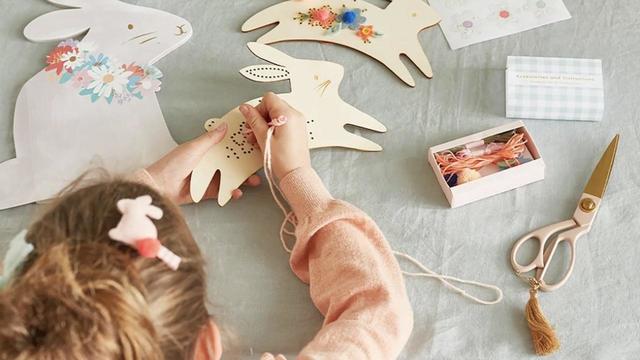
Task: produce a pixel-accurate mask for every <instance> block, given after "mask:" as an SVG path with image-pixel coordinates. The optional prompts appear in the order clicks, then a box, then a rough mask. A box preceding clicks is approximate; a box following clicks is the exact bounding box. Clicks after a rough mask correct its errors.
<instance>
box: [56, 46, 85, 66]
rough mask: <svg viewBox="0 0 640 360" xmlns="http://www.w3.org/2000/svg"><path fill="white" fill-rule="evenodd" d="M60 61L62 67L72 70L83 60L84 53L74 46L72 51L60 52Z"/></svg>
mask: <svg viewBox="0 0 640 360" xmlns="http://www.w3.org/2000/svg"><path fill="white" fill-rule="evenodd" d="M60 62H62V63H63V64H64V65H63V67H64V69H65V70H67V71H69V72H73V70H74V69H75V68H76V67H78V66H79V65H80V64H82V63H83V62H84V54H82V53H80V52H79V51H78V49H75V48H74V49H73V50H72V51H69V52H68V53H65V54H62V55H61V56H60Z"/></svg>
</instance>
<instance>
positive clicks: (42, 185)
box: [0, 0, 192, 209]
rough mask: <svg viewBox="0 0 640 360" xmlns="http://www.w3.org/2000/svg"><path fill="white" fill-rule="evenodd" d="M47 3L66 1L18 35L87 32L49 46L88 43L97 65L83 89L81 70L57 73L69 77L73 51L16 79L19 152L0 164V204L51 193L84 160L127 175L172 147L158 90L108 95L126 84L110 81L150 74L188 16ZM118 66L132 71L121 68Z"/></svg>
mask: <svg viewBox="0 0 640 360" xmlns="http://www.w3.org/2000/svg"><path fill="white" fill-rule="evenodd" d="M49 1H50V2H52V3H55V4H58V5H63V6H67V7H71V9H63V10H57V11H53V12H51V13H48V14H45V15H42V16H40V17H38V18H36V19H35V20H33V21H32V22H31V23H29V24H28V25H27V26H26V28H25V29H24V34H25V36H26V37H27V38H28V39H29V40H32V41H52V40H62V39H68V38H71V37H74V36H78V35H81V34H83V33H85V32H86V35H85V36H84V39H83V40H82V41H81V42H74V41H73V40H68V41H65V42H63V43H61V45H58V47H57V48H56V49H59V48H60V49H63V48H65V45H64V44H65V43H69V44H72V43H75V44H80V45H78V46H80V47H82V46H87V47H89V45H88V44H91V47H93V48H94V49H95V50H94V52H93V54H100V55H95V56H94V55H91V56H94V57H93V58H92V59H93V61H94V65H93V66H92V67H91V68H87V70H86V71H87V73H86V74H88V75H85V77H86V78H87V79H85V80H89V81H88V82H86V83H85V86H87V87H89V88H88V89H83V90H82V91H84V92H81V90H79V89H78V87H77V86H76V84H75V81H76V80H82V79H78V78H80V76H78V78H74V79H73V80H69V81H68V82H67V83H62V80H61V79H64V77H65V76H67V77H69V76H70V75H69V74H70V71H71V70H70V69H71V67H69V68H67V65H69V64H71V62H72V61H75V60H77V56H76V55H78V54H79V53H74V52H70V53H66V54H63V55H60V56H67V57H68V58H67V59H66V60H67V61H66V62H64V66H65V67H64V68H62V64H63V62H62V61H60V62H58V63H57V64H58V65H61V67H60V68H58V69H52V66H54V65H56V64H50V66H48V67H47V68H45V69H43V70H42V71H41V72H39V73H38V74H36V75H35V76H34V77H33V78H31V79H30V80H28V81H27V82H26V83H25V84H24V86H23V87H22V90H21V91H20V94H19V95H18V99H17V102H16V108H15V114H14V125H13V135H14V142H15V152H16V158H14V159H10V160H7V161H5V162H3V163H0V209H6V208H10V207H14V206H19V205H23V204H27V203H30V202H34V201H39V200H45V199H49V198H51V197H53V196H55V194H56V193H58V192H59V191H60V190H61V189H62V188H63V187H64V186H66V185H67V184H68V183H69V182H71V181H72V180H74V179H76V178H77V177H78V176H80V175H81V174H82V173H84V172H85V171H86V170H87V169H89V168H90V167H95V166H101V167H104V168H106V169H107V170H109V171H110V172H114V173H126V172H129V171H132V170H134V169H136V168H140V167H142V166H146V165H148V164H150V163H151V162H152V161H154V160H156V159H158V158H159V157H161V156H162V155H163V154H165V153H166V152H168V151H169V150H170V149H172V148H173V147H175V146H176V142H175V141H174V140H173V138H172V137H171V135H170V133H169V129H168V128H167V125H166V124H165V121H164V117H163V115H162V111H161V109H160V105H159V104H158V99H157V97H156V94H155V91H150V93H149V94H147V95H145V96H144V97H141V98H133V99H131V100H130V101H129V102H126V103H122V104H120V103H117V101H116V100H114V99H113V97H111V98H107V97H106V95H105V94H108V92H109V91H112V93H113V89H115V88H116V87H115V86H120V88H122V87H124V86H130V85H131V86H133V85H132V84H126V85H123V83H117V81H122V79H121V78H122V77H123V76H124V75H128V76H131V74H133V73H134V71H136V72H138V73H139V78H143V77H146V76H147V75H149V74H148V73H147V72H146V70H144V69H151V68H152V66H151V65H152V64H153V63H155V62H156V61H158V60H159V59H161V58H162V57H164V56H165V55H167V54H169V53H170V52H171V51H173V50H175V49H177V48H178V47H179V46H181V45H182V44H184V43H185V42H186V41H187V40H188V39H189V38H190V37H191V34H192V31H191V25H190V24H189V22H188V21H186V20H185V19H182V18H180V17H178V16H176V15H173V14H170V13H167V12H164V11H160V10H156V9H151V8H146V7H141V6H135V5H131V4H126V3H124V2H121V1H118V0H49ZM87 30H88V32H87ZM52 54H53V55H50V57H52V56H54V55H55V56H58V55H56V54H55V51H54V52H53V53H52ZM72 55H73V56H72ZM107 59H109V60H108V61H110V63H111V64H112V65H113V66H112V67H111V68H107V66H106V64H107ZM47 60H48V63H53V62H54V60H53V59H49V58H48V59H47ZM56 60H60V59H56ZM87 61H88V60H87ZM130 64H131V65H130ZM134 64H135V66H134ZM125 66H126V67H129V68H131V69H135V70H126V71H125V68H124V67H125ZM153 69H155V68H153ZM158 73H159V71H158ZM89 75H91V76H92V77H91V78H89ZM80 82H82V81H80ZM158 83H159V81H158ZM138 85H140V86H146V85H149V84H137V85H136V86H138ZM92 86H93V87H92ZM81 93H82V94H85V95H88V96H82V95H80V94H81ZM101 96H102V98H101ZM98 99H99V100H98Z"/></svg>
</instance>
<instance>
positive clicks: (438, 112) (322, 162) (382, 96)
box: [0, 0, 640, 359]
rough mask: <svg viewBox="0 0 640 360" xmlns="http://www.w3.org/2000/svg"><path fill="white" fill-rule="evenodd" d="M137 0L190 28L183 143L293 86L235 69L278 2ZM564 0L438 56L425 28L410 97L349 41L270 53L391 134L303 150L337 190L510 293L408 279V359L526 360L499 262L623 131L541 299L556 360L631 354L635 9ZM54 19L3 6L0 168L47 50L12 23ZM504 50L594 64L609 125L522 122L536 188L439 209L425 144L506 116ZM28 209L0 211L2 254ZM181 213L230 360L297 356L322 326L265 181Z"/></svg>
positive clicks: (508, 281)
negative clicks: (336, 66) (569, 260)
mask: <svg viewBox="0 0 640 360" xmlns="http://www.w3.org/2000/svg"><path fill="white" fill-rule="evenodd" d="M131 2H133V3H137V4H140V5H144V6H151V7H156V8H159V9H163V10H167V11H170V12H172V13H175V14H178V15H180V16H183V17H184V18H187V19H189V20H190V21H191V23H192V24H193V27H194V31H195V35H194V36H193V38H192V39H191V41H190V42H189V43H188V44H186V45H184V46H183V47H182V48H180V49H178V50H177V51H175V52H174V53H172V54H170V55H169V56H167V57H166V58H165V59H163V60H162V61H160V62H159V63H158V64H157V65H158V66H159V67H160V68H161V69H162V70H163V72H164V74H165V77H164V79H163V90H162V91H161V92H160V93H159V99H160V104H161V106H162V110H163V111H164V115H165V118H166V120H167V123H168V125H169V128H170V130H171V132H172V134H173V136H174V137H175V138H176V139H177V140H178V141H180V142H183V141H186V140H188V139H190V138H192V137H195V136H196V135H198V134H200V133H201V129H202V124H203V122H204V120H206V119H208V118H210V117H214V116H220V115H222V114H224V113H226V112H227V111H228V110H229V109H231V108H232V107H234V106H236V105H237V104H239V103H241V102H243V101H245V100H248V99H252V98H255V97H258V96H260V95H261V94H262V93H263V92H265V91H268V90H273V91H287V89H288V85H287V84H286V83H279V84H257V83H253V82H250V81H247V80H245V79H244V78H242V77H241V76H240V75H239V74H238V72H237V71H238V69H239V68H241V67H244V66H246V65H251V64H254V63H260V62H259V61H258V60H257V59H256V58H255V57H254V56H253V55H252V54H251V53H250V52H249V51H248V50H247V48H246V47H245V43H247V42H249V41H253V40H255V39H256V38H257V37H258V36H259V34H261V33H263V32H264V30H262V31H257V32H253V33H247V34H243V33H241V32H240V31H239V29H240V25H241V24H242V22H243V21H244V20H245V19H246V18H248V17H249V16H250V15H252V14H253V13H255V12H257V11H258V10H261V9H263V8H265V7H267V6H269V5H271V4H273V3H276V2H277V1H276V0H268V1H248V0H238V1H219V0H217V1H213V0H190V1H171V0H138V1H131ZM565 2H566V4H567V7H568V8H569V10H570V12H571V14H572V15H573V19H571V20H568V21H565V22H561V23H556V24H552V25H549V26H545V27H542V28H539V29H535V30H532V31H528V32H525V33H520V34H517V35H513V36H509V37H506V38H502V39H498V40H494V41H490V42H486V43H482V44H478V45H474V46H470V47H467V48H463V49H461V50H458V51H451V50H450V49H449V47H448V45H447V43H446V41H445V39H444V36H443V34H442V32H441V31H440V29H439V28H437V27H435V28H432V29H430V30H427V31H424V32H422V33H421V34H420V39H421V42H422V43H423V45H424V47H425V49H426V50H427V54H428V55H429V58H430V59H431V63H432V66H433V69H434V78H433V79H432V80H428V79H426V78H424V77H422V76H421V75H419V74H418V72H417V69H416V68H413V67H411V73H412V74H413V76H414V77H415V79H416V81H417V86H416V88H415V89H413V88H410V87H408V86H406V85H405V84H403V83H402V82H401V81H400V80H399V79H398V78H396V77H395V76H394V75H393V74H392V73H391V72H390V71H388V70H387V69H386V68H385V67H384V66H382V65H381V64H379V63H377V62H376V61H373V60H372V59H370V58H368V57H366V56H365V55H362V54H359V53H357V52H354V51H352V50H349V49H347V48H343V47H340V46H336V45H330V44H318V43H301V42H296V43H286V44H278V45H276V47H277V48H279V49H282V50H284V51H286V52H287V53H289V54H291V55H292V56H296V57H301V58H310V59H324V60H329V61H334V62H337V63H340V64H342V65H344V66H345V68H346V74H345V79H344V81H343V82H342V85H341V94H342V96H343V98H344V99H345V100H347V101H348V102H350V103H351V104H353V105H355V106H356V107H358V108H360V109H363V110H366V111H367V112H368V113H369V114H371V115H373V116H374V117H376V118H377V119H379V120H380V121H382V122H383V123H385V124H386V125H387V127H388V128H389V131H388V133H386V134H375V133H368V132H361V133H364V135H365V136H367V137H368V138H370V139H373V140H374V141H376V142H377V143H379V144H381V145H382V146H383V147H384V151H383V152H381V153H360V152H355V151H348V150H342V149H323V150H317V151H315V152H314V153H313V164H314V166H315V168H316V169H317V171H318V173H319V174H320V176H321V177H322V178H323V179H324V181H325V183H326V185H327V187H328V188H329V189H330V191H331V192H332V193H333V195H334V196H335V197H337V198H342V199H345V200H347V201H349V202H352V203H353V204H355V205H356V206H358V207H360V208H362V209H363V210H364V211H366V212H367V213H369V214H371V216H372V217H373V218H374V219H375V220H376V221H377V222H378V224H379V226H380V228H381V229H382V230H383V231H384V233H385V234H386V236H387V238H388V240H389V242H390V243H391V245H392V246H393V247H394V248H395V249H397V250H400V251H404V252H407V253H410V254H412V255H414V256H415V257H417V258H418V259H420V260H421V261H423V262H424V263H425V264H426V265H427V266H429V267H431V268H432V269H434V270H436V271H438V272H441V273H445V274H450V275H454V276H459V277H462V278H468V279H476V280H479V281H484V282H489V283H494V284H497V285H499V286H500V287H501V288H502V289H503V290H504V294H505V298H504V301H503V302H502V303H500V304H499V305H495V306H482V305H476V304H474V303H471V302H470V301H469V300H467V299H464V298H462V297H460V296H458V295H455V294H454V293H452V292H451V291H449V290H447V289H446V288H444V287H443V286H441V284H440V283H439V282H438V281H437V280H426V279H423V280H416V279H408V280H407V288H408V292H409V295H410V297H411V301H412V303H413V307H414V310H415V329H414V331H413V335H412V337H411V339H410V340H409V343H408V344H407V346H406V348H405V349H404V352H403V353H402V355H401V358H402V359H535V358H536V357H535V356H534V355H533V354H532V348H531V342H530V339H529V333H528V329H527V326H526V323H525V320H524V315H523V308H524V304H525V302H526V301H527V299H528V292H527V288H526V285H525V284H524V283H522V282H521V281H520V280H518V279H517V278H516V277H515V276H514V274H513V273H512V270H511V266H510V264H509V261H508V258H507V256H508V252H509V251H510V248H511V245H512V244H513V242H514V241H515V239H516V238H518V237H519V236H521V235H523V234H524V233H526V232H528V231H530V230H532V229H533V228H536V227H539V226H542V225H546V224H548V223H552V222H557V221H560V220H565V219H567V218H568V217H569V216H570V215H571V214H572V213H573V210H574V207H575V204H576V201H577V198H578V196H579V195H580V193H581V192H582V189H583V186H584V184H585V183H586V181H587V179H588V176H589V175H590V173H591V171H592V169H593V167H594V166H595V164H596V162H597V160H598V158H599V157H600V155H601V153H602V151H603V150H604V148H605V146H606V145H607V144H608V143H609V141H610V140H611V138H612V137H613V135H614V134H616V133H620V134H621V136H622V138H621V144H620V148H619V152H618V158H617V165H616V167H615V171H614V173H613V177H612V179H611V182H610V186H609V189H608V191H607V194H606V197H605V200H604V205H603V207H602V209H601V211H600V213H599V215H598V217H597V219H596V221H595V224H594V227H593V229H592V231H591V233H590V234H588V236H586V237H585V238H583V239H581V240H580V241H579V242H578V247H577V248H578V251H577V263H576V267H575V271H574V273H573V276H572V277H571V279H570V281H569V282H568V283H567V284H566V285H565V286H564V287H563V288H561V289H560V290H558V291H556V292H554V293H551V294H543V295H542V296H541V302H542V306H543V308H544V310H545V312H546V314H547V315H548V317H549V318H550V319H551V321H552V323H553V324H554V325H555V326H556V327H557V330H558V333H559V336H560V340H561V342H562V348H561V350H560V351H559V352H558V353H557V354H555V355H553V356H551V357H550V358H552V359H638V358H640V341H638V339H639V338H640V287H639V286H638V280H637V274H638V266H639V265H638V264H639V258H640V247H639V245H638V244H639V240H640V226H639V225H640V219H639V218H638V217H639V216H640V140H639V139H640V121H639V119H640V110H639V107H638V96H639V93H640V81H639V80H638V79H640V60H639V59H640V30H639V29H640V2H639V1H636V0H618V1H586V0H566V1H565ZM376 3H377V4H380V3H383V2H382V1H381V0H379V1H376ZM54 8H55V7H54V6H52V5H51V4H48V3H46V2H45V1H44V0H20V1H15V0H14V1H10V0H1V2H0V20H1V21H0V49H2V55H1V56H0V69H1V70H0V94H2V95H1V96H0V161H2V160H5V159H9V158H12V157H13V156H14V148H13V140H12V130H11V129H12V124H13V120H12V119H13V109H14V104H15V101H16V97H17V95H18V92H19V90H20V88H21V86H22V84H23V83H24V82H25V81H26V80H27V79H29V78H30V77H31V76H33V74H35V73H36V72H38V71H39V70H40V69H41V68H42V66H43V61H44V56H45V55H46V54H47V53H48V51H49V50H50V49H51V48H52V47H53V45H54V43H46V44H34V43H30V42H28V41H27V40H26V39H25V38H24V37H23V36H22V29H23V28H24V26H25V25H26V24H27V23H28V22H29V21H30V20H31V19H33V18H35V17H37V16H38V15H40V14H44V13H45V12H48V11H50V10H52V9H54ZM508 55H532V56H556V57H584V58H600V59H602V60H603V66H604V74H605V78H604V83H605V91H606V94H605V99H606V112H605V117H604V120H603V121H602V122H600V123H587V122H570V121H544V120H530V121H526V124H527V126H528V127H529V129H530V131H531V132H532V134H533V136H534V137H535V139H536V141H537V143H538V146H539V147H540V149H541V152H542V154H543V157H544V160H545V162H546V165H547V171H546V179H545V180H544V181H543V182H539V183H536V184H533V185H529V186H526V187H523V188H520V189H517V190H515V191H511V192H508V193H505V194H502V195H499V196H495V197H492V198H490V199H486V200H483V201H479V202H476V203H473V204H471V205H468V206H465V207H462V208H459V209H454V210H452V209H449V208H448V204H447V202H446V200H445V198H444V196H443V194H442V192H441V190H440V188H439V186H438V184H437V183H436V179H435V177H434V174H433V172H432V171H431V169H430V168H429V167H428V165H427V163H426V160H425V155H426V149H427V148H428V147H429V146H432V145H436V144H440V143H443V142H445V141H448V140H451V139H454V138H458V137H461V136H464V135H467V134H471V133H474V132H477V131H481V130H485V129H488V128H491V127H494V126H497V125H500V124H504V123H507V122H509V121H510V120H508V119H506V118H505V117H504V111H505V110H504V68H505V64H506V58H507V56H508ZM39 208H40V207H39V206H35V205H30V206H24V207H20V208H16V209H12V210H7V211H0V251H2V252H4V250H6V247H7V242H8V240H9V239H10V238H11V237H13V236H14V235H15V234H17V233H18V232H19V231H20V230H21V229H23V228H26V227H27V226H28V225H29V223H30V221H32V219H33V218H34V217H35V216H36V214H37V213H38V210H39ZM184 213H185V216H186V218H187V220H188V222H189V225H190V226H191V229H192V230H193V232H194V234H195V237H196V239H197V240H198V242H199V244H200V245H201V247H202V249H203V251H204V252H205V253H206V256H207V259H208V264H207V271H208V273H209V283H208V285H209V290H210V294H211V295H210V296H211V303H212V306H211V312H212V313H213V314H215V315H216V317H217V318H218V319H219V321H220V322H221V323H222V324H223V327H224V328H225V329H226V331H227V332H228V335H229V338H230V340H229V344H228V348H229V349H228V352H227V356H225V358H228V359H257V358H258V357H259V354H261V353H262V352H264V351H271V352H274V353H278V352H280V353H284V354H287V355H290V356H291V358H293V357H294V356H295V354H296V353H297V352H298V351H299V350H300V349H301V348H302V347H303V346H304V345H305V344H306V343H307V342H308V341H309V340H311V339H312V337H313V336H314V334H315V333H316V331H318V329H319V328H320V326H321V323H322V317H321V315H320V314H319V313H318V311H317V310H316V309H315V308H314V306H313V304H312V303H311V301H310V299H309V295H308V287H307V286H306V285H304V284H302V283H301V282H300V281H298V280H297V278H296V277H295V276H294V275H293V274H292V273H291V271H290V270H289V267H288V263H287V254H286V253H285V252H284V251H283V250H282V248H281V247H280V243H279V240H278V229H279V226H280V222H281V220H282V219H281V214H280V212H279V210H278V209H277V207H276V206H275V204H274V203H273V201H272V199H271V195H270V194H269V192H268V190H267V189H266V187H264V186H263V187H261V188H259V189H256V190H248V191H247V193H246V196H245V198H244V199H243V200H242V201H239V202H235V203H232V204H230V205H228V206H227V207H225V208H219V207H218V206H217V204H216V203H215V202H208V203H203V204H200V205H196V206H186V207H184ZM403 265H404V266H407V264H403ZM472 290H473V289H472ZM480 295H485V296H489V295H490V294H487V293H484V294H483V293H480Z"/></svg>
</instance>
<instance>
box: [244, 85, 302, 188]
mask: <svg viewBox="0 0 640 360" xmlns="http://www.w3.org/2000/svg"><path fill="white" fill-rule="evenodd" d="M240 112H242V115H244V117H245V118H246V119H247V124H248V125H249V127H251V130H253V133H254V134H255V137H256V140H257V142H258V145H259V146H260V149H262V151H263V152H264V143H265V141H266V138H267V129H268V128H269V127H268V125H267V123H268V122H270V121H271V119H277V118H279V117H281V116H284V117H286V118H287V123H286V124H284V125H282V126H280V127H278V128H277V129H276V130H275V132H274V134H273V138H272V141H271V153H272V166H273V174H274V175H275V176H276V177H277V178H278V179H282V178H283V177H284V176H285V175H287V174H288V173H290V172H291V171H293V170H295V169H297V168H300V167H304V166H311V160H310V158H309V145H308V143H307V137H308V134H307V128H306V120H305V118H304V116H303V115H302V114H301V113H300V112H298V111H297V110H296V109H294V108H292V107H291V106H289V104H287V103H286V102H285V101H284V100H282V99H280V98H279V97H278V96H277V95H275V94H274V93H267V94H265V95H264V97H263V98H262V102H261V103H260V104H259V105H258V106H256V107H255V108H254V107H252V106H250V105H247V104H244V105H241V106H240Z"/></svg>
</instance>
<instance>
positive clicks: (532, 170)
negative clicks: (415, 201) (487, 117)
mask: <svg viewBox="0 0 640 360" xmlns="http://www.w3.org/2000/svg"><path fill="white" fill-rule="evenodd" d="M504 134H522V138H523V139H524V140H526V143H525V146H526V148H525V149H524V151H523V152H522V154H521V156H520V157H519V158H518V160H520V161H519V162H518V163H517V165H516V164H513V163H512V164H511V165H510V166H499V165H500V164H499V163H498V164H490V165H488V166H485V167H483V168H480V169H478V170H477V173H478V176H480V177H479V178H476V179H473V180H470V181H468V182H465V183H462V184H457V185H456V184H452V183H451V182H452V181H451V180H452V179H451V176H450V175H447V176H445V175H443V173H442V171H441V168H440V165H439V164H438V161H437V160H436V154H443V153H450V154H451V153H452V152H455V151H459V149H464V148H465V146H468V145H469V144H478V143H482V144H485V143H487V142H488V140H490V139H495V138H497V137H500V136H502V135H504ZM428 162H429V164H431V167H432V168H433V171H434V172H435V175H436V178H437V180H438V183H439V184H440V187H441V188H442V191H443V192H444V195H445V197H446V198H447V200H448V201H449V204H450V205H451V207H452V208H455V207H459V206H462V205H466V204H469V203H471V202H474V201H477V200H481V199H484V198H487V197H490V196H493V195H496V194H500V193H502V192H506V191H509V190H513V189H516V188H519V187H521V186H524V185H527V184H530V183H533V182H536V181H540V180H543V179H544V169H545V165H544V161H543V160H542V156H541V155H540V151H539V150H538V147H537V146H536V143H535V141H534V140H533V137H532V136H531V134H530V133H529V131H528V130H527V128H526V127H525V125H524V123H523V122H522V121H516V122H512V123H509V124H505V125H502V126H498V127H495V128H493V129H489V130H486V131H482V132H479V133H476V134H473V135H469V136H466V137H463V138H460V139H456V140H453V141H449V142H447V143H444V144H442V145H437V146H434V147H431V148H430V149H429V151H428Z"/></svg>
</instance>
